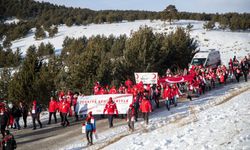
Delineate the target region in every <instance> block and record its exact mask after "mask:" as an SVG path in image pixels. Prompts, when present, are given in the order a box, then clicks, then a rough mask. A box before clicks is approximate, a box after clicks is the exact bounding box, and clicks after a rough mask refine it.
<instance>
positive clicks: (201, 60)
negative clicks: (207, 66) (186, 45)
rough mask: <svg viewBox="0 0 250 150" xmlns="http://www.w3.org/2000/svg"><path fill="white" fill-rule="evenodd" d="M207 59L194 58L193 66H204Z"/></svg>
mask: <svg viewBox="0 0 250 150" xmlns="http://www.w3.org/2000/svg"><path fill="white" fill-rule="evenodd" d="M205 61H206V58H194V59H193V61H192V64H191V65H197V66H199V65H204V63H205Z"/></svg>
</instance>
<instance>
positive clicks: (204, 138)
mask: <svg viewBox="0 0 250 150" xmlns="http://www.w3.org/2000/svg"><path fill="white" fill-rule="evenodd" d="M229 95H231V94H229ZM249 96H250V91H249V90H248V91H247V92H245V93H243V94H241V95H239V96H236V97H235V98H233V99H232V100H230V101H229V102H227V103H223V104H222V105H219V106H216V107H212V108H209V109H207V110H205V111H203V112H200V113H198V112H196V110H195V109H194V112H195V113H196V114H194V113H191V115H189V116H188V117H187V118H185V119H182V120H175V123H174V124H169V125H167V126H162V127H158V124H160V122H158V121H154V122H153V124H151V125H150V126H151V127H150V126H149V127H147V129H148V130H145V131H144V132H140V133H136V134H132V135H130V136H127V137H125V138H123V139H121V140H120V141H118V142H116V143H114V144H112V145H109V146H107V147H105V148H104V149H107V150H110V149H121V150H122V149H148V148H150V149H158V150H160V149H249V148H250V121H249V116H250V111H249V108H250V103H249ZM224 98H225V99H227V96H226V97H224ZM224 98H223V99H224ZM221 100H222V98H219V99H216V102H219V101H221Z"/></svg>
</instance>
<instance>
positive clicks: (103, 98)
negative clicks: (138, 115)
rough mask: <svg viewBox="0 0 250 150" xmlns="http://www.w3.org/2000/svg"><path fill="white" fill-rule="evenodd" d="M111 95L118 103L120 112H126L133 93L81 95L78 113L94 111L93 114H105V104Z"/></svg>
mask: <svg viewBox="0 0 250 150" xmlns="http://www.w3.org/2000/svg"><path fill="white" fill-rule="evenodd" d="M110 97H112V99H113V101H114V102H115V103H116V106H117V110H118V114H126V113H127V110H128V108H129V105H130V104H131V103H132V100H133V96H132V94H104V95H90V96H79V97H78V99H77V105H76V110H77V111H76V112H78V114H87V113H88V112H90V111H92V114H103V110H104V108H105V105H106V103H107V102H108V100H109V98H110Z"/></svg>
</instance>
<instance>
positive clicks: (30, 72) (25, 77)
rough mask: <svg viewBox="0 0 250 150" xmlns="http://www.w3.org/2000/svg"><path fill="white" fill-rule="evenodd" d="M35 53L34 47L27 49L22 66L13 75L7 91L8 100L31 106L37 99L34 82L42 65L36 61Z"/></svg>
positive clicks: (36, 89)
mask: <svg viewBox="0 0 250 150" xmlns="http://www.w3.org/2000/svg"><path fill="white" fill-rule="evenodd" d="M36 51H37V50H36V47H35V46H31V47H29V48H28V50H27V54H26V57H25V59H24V62H23V65H22V66H21V67H20V69H19V72H17V73H15V74H14V77H13V79H12V80H11V82H10V84H9V90H8V94H9V95H8V96H9V99H10V100H14V101H17V100H25V101H26V102H27V103H28V104H31V102H32V101H33V100H34V99H37V98H38V97H37V96H38V95H39V91H38V87H37V84H36V83H35V82H36V80H37V74H38V73H39V71H40V68H41V66H42V63H41V62H40V61H39V60H38V58H37V52H36ZM38 100H39V99H38Z"/></svg>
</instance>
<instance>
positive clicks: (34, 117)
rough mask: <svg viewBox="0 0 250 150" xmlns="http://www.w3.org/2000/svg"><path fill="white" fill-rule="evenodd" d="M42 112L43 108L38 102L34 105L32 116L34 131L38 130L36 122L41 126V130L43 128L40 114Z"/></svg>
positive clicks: (34, 102)
mask: <svg viewBox="0 0 250 150" xmlns="http://www.w3.org/2000/svg"><path fill="white" fill-rule="evenodd" d="M41 112H42V108H41V106H40V105H39V104H37V102H36V100H34V101H33V103H32V109H31V116H32V122H33V130H36V120H37V122H38V123H39V125H40V128H42V123H41V121H40V113H41Z"/></svg>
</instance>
